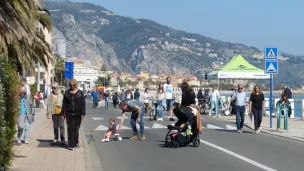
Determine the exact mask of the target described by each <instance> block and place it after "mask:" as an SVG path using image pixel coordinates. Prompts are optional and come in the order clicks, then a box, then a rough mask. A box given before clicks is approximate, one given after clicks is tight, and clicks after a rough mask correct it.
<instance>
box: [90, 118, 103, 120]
mask: <svg viewBox="0 0 304 171" xmlns="http://www.w3.org/2000/svg"><path fill="white" fill-rule="evenodd" d="M93 120H94V121H103V120H104V118H93Z"/></svg>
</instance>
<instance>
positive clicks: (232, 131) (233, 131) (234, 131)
mask: <svg viewBox="0 0 304 171" xmlns="http://www.w3.org/2000/svg"><path fill="white" fill-rule="evenodd" d="M215 130H216V131H222V132H231V133H236V134H240V133H238V132H236V130H227V129H215ZM244 133H245V134H247V133H249V134H253V132H250V131H243V132H242V133H241V134H244Z"/></svg>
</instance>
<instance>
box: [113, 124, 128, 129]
mask: <svg viewBox="0 0 304 171" xmlns="http://www.w3.org/2000/svg"><path fill="white" fill-rule="evenodd" d="M118 129H119V124H118V125H116V130H118ZM121 129H131V128H129V127H127V126H124V125H123V126H122V128H121Z"/></svg>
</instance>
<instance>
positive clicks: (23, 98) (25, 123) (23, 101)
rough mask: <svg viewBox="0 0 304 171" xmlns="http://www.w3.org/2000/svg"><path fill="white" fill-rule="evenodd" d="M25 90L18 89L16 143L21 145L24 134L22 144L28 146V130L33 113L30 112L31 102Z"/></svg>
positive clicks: (32, 119)
mask: <svg viewBox="0 0 304 171" xmlns="http://www.w3.org/2000/svg"><path fill="white" fill-rule="evenodd" d="M26 91H27V90H26V89H25V88H24V87H22V88H20V94H19V96H20V112H19V113H20V115H19V119H18V135H17V136H18V137H17V143H18V144H20V143H21V137H22V135H23V134H24V139H23V141H24V143H25V144H28V143H29V141H28V137H29V134H30V128H31V124H32V122H34V113H33V111H32V110H31V105H32V102H31V100H30V99H29V98H28V95H27V92H26Z"/></svg>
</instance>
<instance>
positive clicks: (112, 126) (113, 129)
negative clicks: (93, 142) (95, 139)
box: [101, 118, 116, 142]
mask: <svg viewBox="0 0 304 171" xmlns="http://www.w3.org/2000/svg"><path fill="white" fill-rule="evenodd" d="M109 123H110V126H109V129H108V130H107V133H106V134H105V135H104V137H103V139H102V140H101V141H102V142H109V141H110V137H111V136H112V135H115V134H116V124H115V119H113V118H111V119H110V120H109Z"/></svg>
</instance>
